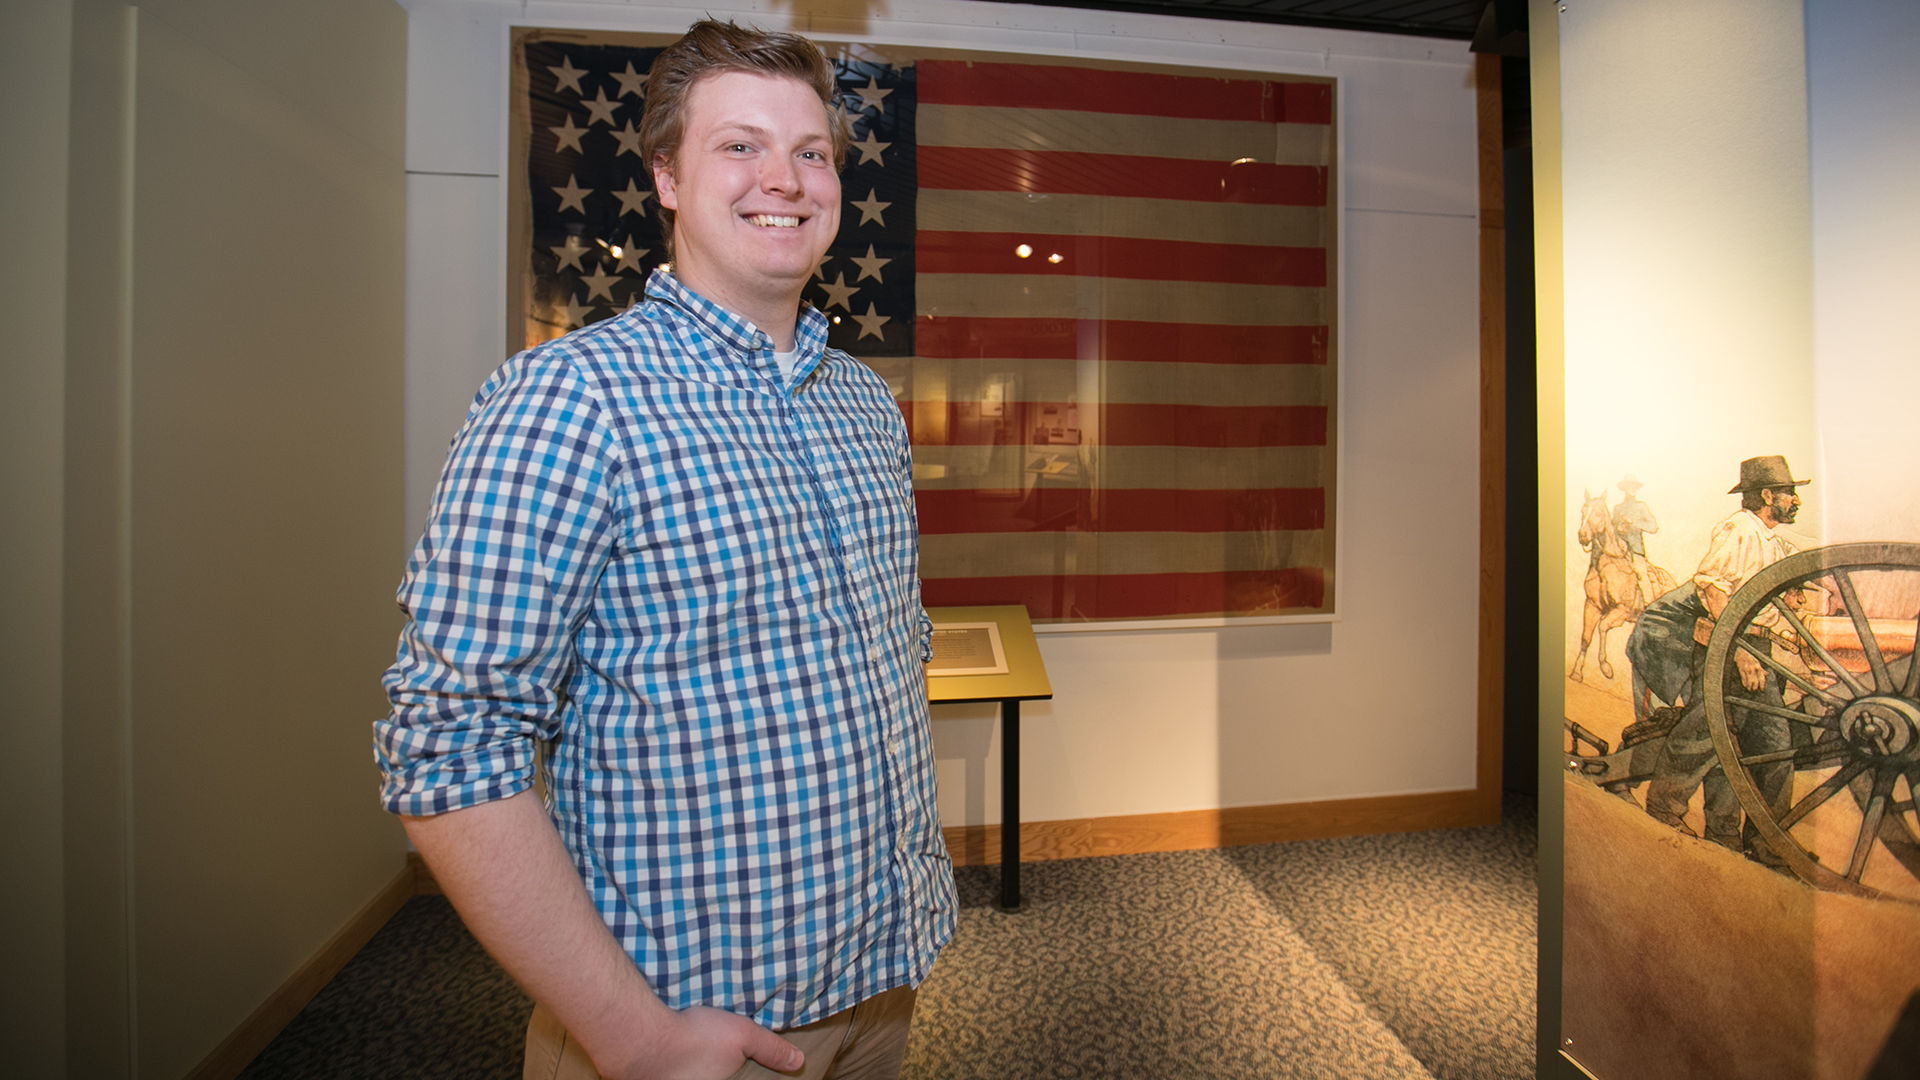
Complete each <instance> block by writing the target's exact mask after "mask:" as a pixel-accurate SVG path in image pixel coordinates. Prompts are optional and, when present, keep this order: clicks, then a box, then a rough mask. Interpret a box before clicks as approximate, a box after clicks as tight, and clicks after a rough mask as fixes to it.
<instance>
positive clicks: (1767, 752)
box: [1704, 543, 1920, 899]
mask: <svg viewBox="0 0 1920 1080" xmlns="http://www.w3.org/2000/svg"><path fill="white" fill-rule="evenodd" d="M1863 585H1865V586H1866V588H1864V589H1863V588H1862V586H1863ZM1803 586H1810V587H1813V588H1815V589H1818V590H1821V593H1819V594H1813V595H1815V596H1819V597H1821V598H1822V599H1824V601H1825V605H1826V609H1827V611H1829V612H1831V615H1830V616H1826V617H1824V618H1823V617H1820V616H1819V614H1818V613H1816V612H1813V611H1808V610H1796V608H1797V607H1798V608H1803V609H1804V608H1805V607H1806V606H1807V605H1808V601H1807V600H1805V599H1803V597H1804V596H1805V595H1806V594H1803V593H1796V590H1801V589H1802V587H1803ZM1863 591H1864V592H1865V593H1866V594H1867V600H1866V601H1864V602H1863V600H1862V593H1863ZM1916 596H1920V544H1892V543H1873V544H1839V545H1835V546H1833V547H1826V548H1816V549H1814V550H1812V551H1804V552H1801V553H1799V554H1797V555H1790V556H1788V557H1787V558H1785V559H1782V560H1780V561H1779V562H1776V563H1774V564H1773V565H1772V566H1769V567H1767V568H1766V569H1764V570H1762V571H1760V572H1759V573H1758V574H1755V575H1754V576H1753V578H1752V579H1751V580H1749V581H1748V582H1747V583H1746V584H1745V585H1743V586H1741V587H1740V589H1739V591H1738V592H1736V593H1734V594H1733V597H1732V599H1730V600H1729V601H1728V602H1727V607H1726V610H1725V611H1724V612H1722V613H1721V616H1720V619H1719V622H1718V623H1717V624H1716V625H1715V626H1714V631H1713V636H1712V638H1711V639H1710V640H1709V641H1708V644H1707V660H1706V669H1705V679H1704V682H1705V683H1706V693H1705V705H1706V712H1707V725H1708V728H1709V730H1710V731H1711V732H1712V735H1713V747H1714V751H1715V753H1716V754H1717V756H1718V757H1719V759H1720V764H1721V767H1722V769H1724V770H1725V772H1726V775H1727V780H1728V781H1729V783H1730V784H1731V786H1732V788H1733V791H1734V794H1735V795H1737V796H1738V797H1739V799H1740V805H1741V807H1742V808H1743V809H1744V810H1745V811H1746V813H1747V818H1748V820H1750V821H1752V822H1753V824H1754V826H1755V828H1756V829H1757V830H1758V831H1759V833H1760V834H1761V835H1762V836H1763V837H1765V838H1766V840H1767V842H1768V843H1769V844H1770V845H1772V847H1773V850H1774V851H1775V852H1777V853H1779V855H1780V856H1781V858H1782V859H1784V860H1785V861H1786V863H1787V864H1788V865H1789V866H1791V867H1792V868H1793V871H1794V873H1796V874H1798V875H1799V876H1800V878H1801V879H1802V880H1804V881H1807V882H1810V883H1812V884H1813V885H1816V886H1818V887H1819V888H1822V889H1827V890H1831V891H1834V892H1843V893H1851V894H1853V895H1856V896H1881V897H1890V898H1895V899H1920V887H1916V888H1914V889H1912V890H1910V891H1911V893H1912V895H1898V894H1894V893H1889V892H1887V891H1885V890H1884V889H1883V888H1881V887H1876V886H1874V885H1869V884H1867V883H1865V881H1864V880H1863V879H1864V878H1865V877H1866V875H1867V874H1868V872H1869V869H1870V868H1871V869H1872V870H1874V871H1876V872H1877V874H1878V877H1877V880H1879V881H1880V882H1881V885H1883V886H1884V885H1887V884H1891V883H1892V882H1893V880H1895V878H1897V877H1903V878H1904V879H1905V880H1903V881H1901V882H1900V883H1901V884H1902V885H1914V886H1920V816H1916V812H1915V808H1914V803H1915V792H1916V788H1917V787H1920V665H1916V664H1915V663H1914V662H1913V647H1914V646H1913V642H1914V638H1915V635H1916V633H1920V622H1916V620H1920V612H1916V611H1915V610H1914V608H1915V602H1914V598H1915V597H1916ZM1876 605H1877V608H1876ZM1890 605H1891V606H1890ZM1896 608H1903V610H1895V609H1896ZM1822 638H1825V639H1826V640H1825V641H1823V640H1822ZM1736 649H1737V650H1739V652H1742V653H1745V654H1746V655H1748V656H1750V657H1752V658H1753V659H1754V660H1755V661H1757V662H1758V663H1759V664H1760V665H1761V666H1762V667H1763V668H1765V669H1766V670H1767V671H1768V672H1770V675H1769V679H1768V682H1769V684H1770V685H1771V686H1773V687H1777V688H1779V689H1780V690H1782V691H1784V694H1785V696H1784V697H1783V698H1781V699H1778V700H1776V699H1775V697H1774V695H1773V694H1772V693H1770V692H1769V690H1767V689H1765V688H1763V689H1762V690H1757V691H1755V690H1748V689H1747V688H1746V686H1745V684H1744V683H1743V681H1742V679H1741V676H1740V673H1739V670H1738V665H1737V661H1736V658H1735V657H1736V651H1735V650H1736ZM1795 695H1798V696H1799V700H1797V701H1794V700H1792V698H1793V697H1794V696H1795ZM1730 721H1731V722H1730ZM1737 731H1738V732H1740V734H1738V735H1736V732H1737ZM1765 732H1772V733H1773V738H1772V741H1773V742H1775V743H1778V742H1779V741H1780V735H1781V733H1782V732H1784V733H1786V734H1787V735H1788V736H1789V737H1790V739H1789V743H1788V745H1785V746H1783V747H1779V748H1769V749H1756V748H1755V746H1754V744H1755V743H1756V742H1760V743H1762V744H1764V743H1766V742H1767V741H1768V740H1767V739H1766V738H1765V737H1764V734H1763V733H1765ZM1743 742H1744V743H1745V744H1746V745H1745V746H1744V747H1743V746H1742V743H1743ZM1788 763H1790V765H1791V768H1792V773H1793V776H1794V777H1796V778H1799V779H1800V780H1802V783H1800V784H1795V783H1793V782H1792V779H1791V778H1790V779H1789V780H1788V781H1787V782H1786V784H1785V793H1784V795H1783V796H1781V798H1780V803H1779V805H1777V806H1770V805H1769V804H1768V801H1767V799H1766V797H1765V795H1764V794H1763V792H1762V784H1763V780H1762V779H1761V776H1762V774H1763V773H1765V772H1766V771H1767V770H1768V769H1769V768H1770V767H1771V768H1772V769H1775V770H1777V769H1778V768H1779V767H1780V766H1781V765H1782V764H1788ZM1776 775H1777V773H1776ZM1816 780H1817V782H1816ZM1809 785H1810V786H1809ZM1796 788H1801V789H1802V790H1801V791H1800V792H1799V793H1797V794H1796V791H1795V789H1796ZM1842 790H1844V791H1846V792H1848V793H1849V794H1850V795H1851V796H1852V798H1851V800H1850V801H1851V803H1852V805H1851V806H1848V805H1847V802H1845V801H1843V802H1838V803H1835V802H1832V801H1831V800H1832V798H1833V796H1835V795H1837V794H1839V793H1840V792H1841V791H1842ZM1855 822H1857V823H1858V824H1857V825H1856V824H1855ZM1836 823H1842V824H1843V825H1844V827H1842V828H1838V829H1836V828H1835V827H1834V826H1835V824H1836ZM1822 826H1825V827H1822ZM1899 891H1900V892H1901V893H1905V892H1908V891H1909V890H1907V889H1901V890H1899Z"/></svg>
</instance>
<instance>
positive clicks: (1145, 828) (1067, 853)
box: [941, 777, 1500, 866]
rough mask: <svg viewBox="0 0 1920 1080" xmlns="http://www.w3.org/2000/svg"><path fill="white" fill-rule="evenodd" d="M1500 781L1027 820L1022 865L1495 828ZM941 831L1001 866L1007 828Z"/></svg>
mask: <svg viewBox="0 0 1920 1080" xmlns="http://www.w3.org/2000/svg"><path fill="white" fill-rule="evenodd" d="M1493 780H1494V782H1493V784H1492V785H1491V787H1483V788H1482V789H1481V790H1476V791H1439V792H1431V793H1427V794H1421V795H1384V796H1380V797H1378V798H1372V799H1330V800H1327V801H1324V802H1304V803H1280V804H1278V805H1275V806H1238V807H1232V808H1229V809H1226V810H1187V811H1182V812H1178V813H1171V814H1129V815H1126V816H1123V817H1098V818H1079V819H1075V820H1070V821H1028V822H1022V823H1021V825H1020V861H1021V862H1041V861H1044V860H1048V859H1083V858H1087V857H1088V856H1093V855H1137V854H1141V853H1143V852H1149V851H1198V850H1202V849H1206V848H1219V847H1238V846H1240V845H1242V844H1274V843H1279V842H1281V841H1284V840H1324V839H1327V838H1329V837H1334V836H1362V835H1366V834H1368V833H1391V832H1415V831H1419V830H1422V829H1453V828H1461V827H1465V826H1473V825H1491V824H1494V823H1495V822H1497V821H1499V820H1500V788H1499V778H1498V777H1494V778H1493ZM941 831H942V832H944V833H945V834H946V838H947V850H948V851H949V852H950V853H952V855H953V864H954V865H955V866H992V865H997V864H998V863H999V862H1000V826H998V825H956V826H953V827H950V828H947V829H943V830H941Z"/></svg>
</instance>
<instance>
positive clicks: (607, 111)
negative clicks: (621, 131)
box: [580, 86, 620, 127]
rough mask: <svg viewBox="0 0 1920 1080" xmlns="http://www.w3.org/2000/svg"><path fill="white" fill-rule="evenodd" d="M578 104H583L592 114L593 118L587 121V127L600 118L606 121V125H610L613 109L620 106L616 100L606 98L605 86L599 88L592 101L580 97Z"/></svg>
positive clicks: (597, 121) (611, 124)
mask: <svg viewBox="0 0 1920 1080" xmlns="http://www.w3.org/2000/svg"><path fill="white" fill-rule="evenodd" d="M580 104H582V105H585V106H586V107H587V111H588V112H590V113H592V114H593V119H591V120H588V121H587V126H588V127H592V126H593V125H595V124H598V123H600V122H601V121H602V120H604V121H606V123H607V126H608V127H612V126H613V110H615V109H617V108H619V107H620V103H619V102H618V101H608V100H607V88H606V87H604V86H603V87H601V88H600V90H599V92H598V93H597V94H596V95H595V96H594V99H593V100H592V101H587V100H586V99H585V98H582V99H581V101H580Z"/></svg>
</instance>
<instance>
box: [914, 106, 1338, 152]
mask: <svg viewBox="0 0 1920 1080" xmlns="http://www.w3.org/2000/svg"><path fill="white" fill-rule="evenodd" d="M914 127H915V135H916V137H917V138H918V141H919V144H920V145H921V146H967V147H987V148H997V149H1005V150H1049V151H1059V150H1066V151H1076V152H1080V153H1087V154H1125V155H1128V156H1137V157H1165V158H1194V159H1198V160H1201V161H1234V160H1236V159H1239V158H1243V157H1250V158H1252V159H1254V160H1255V161H1264V162H1269V163H1272V164H1276V165H1325V164H1327V161H1328V156H1329V149H1330V147H1331V145H1332V143H1331V134H1330V133H1331V131H1332V129H1331V128H1330V127H1328V126H1327V125H1326V124H1265V123H1261V122H1259V121H1257V120H1186V119H1179V118H1174V117H1164V116H1128V115H1126V114H1123V113H1096V112H1074V111H1071V110H1068V109H1007V108H994V107H983V106H969V105H922V106H920V107H919V109H918V110H916V113H915V117H914Z"/></svg>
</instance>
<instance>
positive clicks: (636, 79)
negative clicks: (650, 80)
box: [613, 60, 647, 101]
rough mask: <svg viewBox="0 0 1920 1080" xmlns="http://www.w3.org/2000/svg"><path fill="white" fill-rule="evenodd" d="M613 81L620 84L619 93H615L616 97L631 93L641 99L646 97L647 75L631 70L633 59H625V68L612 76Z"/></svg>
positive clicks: (643, 99)
mask: <svg viewBox="0 0 1920 1080" xmlns="http://www.w3.org/2000/svg"><path fill="white" fill-rule="evenodd" d="M613 81H614V82H617V83H619V84H620V93H618V94H617V95H615V96H616V97H626V96H627V95H628V94H632V95H633V96H634V97H637V98H639V99H640V100H642V101H645V100H646V99H647V91H646V87H647V77H646V75H645V74H644V73H642V72H638V71H635V70H633V61H631V60H629V61H627V70H625V71H623V72H620V73H619V74H617V75H615V76H613Z"/></svg>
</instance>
